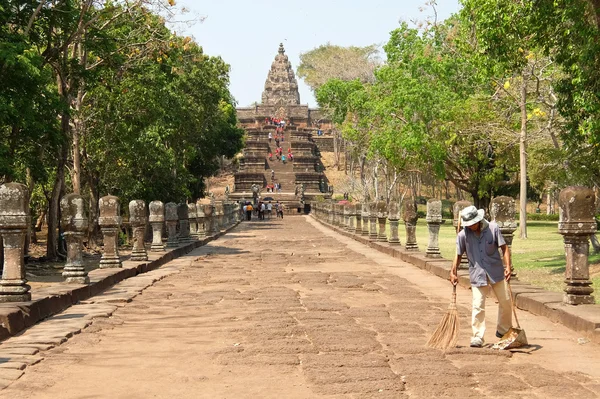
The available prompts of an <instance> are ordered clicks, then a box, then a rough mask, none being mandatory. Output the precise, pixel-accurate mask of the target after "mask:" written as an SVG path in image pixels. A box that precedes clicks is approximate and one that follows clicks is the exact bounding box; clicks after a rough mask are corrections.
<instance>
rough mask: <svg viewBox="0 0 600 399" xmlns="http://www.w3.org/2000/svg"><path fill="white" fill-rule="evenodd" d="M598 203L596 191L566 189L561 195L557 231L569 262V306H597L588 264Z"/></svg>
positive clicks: (585, 188) (566, 291)
mask: <svg viewBox="0 0 600 399" xmlns="http://www.w3.org/2000/svg"><path fill="white" fill-rule="evenodd" d="M595 201H596V197H595V195H594V191H593V190H592V189H590V188H587V187H582V186H571V187H567V188H565V189H563V190H562V191H561V192H560V194H559V196H558V206H559V221H558V232H559V233H560V234H562V236H563V240H564V246H565V257H566V261H567V264H566V268H565V289H564V290H565V295H564V298H563V302H564V303H566V304H569V305H583V304H594V303H595V300H594V296H593V295H592V293H593V292H594V288H593V287H592V281H591V280H590V267H589V261H588V255H589V249H590V243H589V239H590V236H591V235H592V234H594V233H595V232H596V219H595V218H594V213H595Z"/></svg>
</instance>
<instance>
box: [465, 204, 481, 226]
mask: <svg viewBox="0 0 600 399" xmlns="http://www.w3.org/2000/svg"><path fill="white" fill-rule="evenodd" d="M484 214H485V211H484V210H483V209H477V208H476V207H475V206H473V205H471V206H468V207H466V208H465V209H463V210H462V211H460V218H461V224H462V225H463V226H465V227H468V226H472V225H474V224H475V223H477V222H479V221H481V220H482V219H483V215H484Z"/></svg>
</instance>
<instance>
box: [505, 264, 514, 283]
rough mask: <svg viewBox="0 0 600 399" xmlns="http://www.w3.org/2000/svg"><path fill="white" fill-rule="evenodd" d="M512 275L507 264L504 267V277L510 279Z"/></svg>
mask: <svg viewBox="0 0 600 399" xmlns="http://www.w3.org/2000/svg"><path fill="white" fill-rule="evenodd" d="M511 275H512V273H511V271H510V266H507V267H505V268H504V279H505V280H506V281H510V276H511Z"/></svg>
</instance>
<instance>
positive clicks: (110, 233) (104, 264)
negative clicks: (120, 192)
mask: <svg viewBox="0 0 600 399" xmlns="http://www.w3.org/2000/svg"><path fill="white" fill-rule="evenodd" d="M98 209H99V210H100V217H99V218H98V225H99V226H100V230H102V235H103V236H104V240H103V241H104V252H103V253H102V257H101V258H100V268H101V269H105V268H113V267H123V264H122V263H121V258H120V257H119V233H120V232H121V202H120V201H119V198H117V197H115V196H114V195H107V196H104V197H102V198H100V200H99V201H98Z"/></svg>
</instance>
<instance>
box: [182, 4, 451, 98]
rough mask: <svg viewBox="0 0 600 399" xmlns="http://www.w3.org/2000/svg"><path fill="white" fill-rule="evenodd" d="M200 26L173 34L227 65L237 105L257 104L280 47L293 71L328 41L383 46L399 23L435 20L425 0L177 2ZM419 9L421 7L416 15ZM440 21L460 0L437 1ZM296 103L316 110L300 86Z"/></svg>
mask: <svg viewBox="0 0 600 399" xmlns="http://www.w3.org/2000/svg"><path fill="white" fill-rule="evenodd" d="M177 4H178V5H179V6H184V7H186V8H187V9H189V11H190V15H200V16H203V17H205V19H204V21H203V22H201V23H200V22H199V23H196V24H194V25H193V26H191V27H185V28H179V29H177V30H178V32H179V33H180V34H185V35H190V36H193V37H194V39H195V40H196V42H197V43H198V44H200V45H201V46H202V47H203V48H204V51H205V53H207V54H209V55H214V56H217V55H219V56H221V57H222V58H223V59H224V60H225V62H227V63H228V64H230V65H231V92H232V93H233V95H234V96H235V98H236V100H237V101H238V103H239V105H240V106H248V105H250V104H251V103H252V102H254V101H260V97H261V93H262V91H263V88H264V83H265V79H266V77H267V72H268V71H269V68H270V67H271V62H272V61H273V59H274V58H275V55H277V49H278V47H279V43H280V42H282V43H283V44H284V46H285V50H286V54H287V55H288V57H289V58H290V61H291V62H292V66H293V67H294V71H296V68H297V67H298V63H299V54H300V53H302V52H306V51H309V50H311V49H313V48H315V47H318V46H320V45H322V44H325V43H327V42H330V43H332V44H336V45H340V46H351V45H353V46H365V45H369V44H373V43H376V44H381V45H382V44H384V43H385V42H386V41H387V40H388V38H389V33H390V32H391V31H392V30H393V29H395V28H397V27H398V24H399V21H403V20H404V21H407V22H410V21H411V20H415V19H416V20H424V19H426V18H427V16H430V15H433V12H432V10H431V9H430V8H427V7H425V0H395V1H393V0H371V1H363V0H345V1H341V0H320V1H319V0H302V1H297V0H279V1H275V0H252V1H251V0H245V1H242V0H233V1H232V0H230V1H227V0H206V1H197V0H196V1H194V0H179V1H178V3H177ZM419 8H425V9H424V11H422V12H421V11H420V10H419ZM436 8H437V11H438V19H439V20H443V19H445V18H447V17H448V16H449V15H450V14H452V13H454V12H456V11H458V9H459V4H458V0H438V5H437V7H436ZM298 83H299V85H300V102H301V103H302V104H309V105H310V106H316V102H315V100H314V97H313V95H312V92H311V90H310V89H309V88H308V87H307V86H306V85H305V84H304V82H302V80H299V81H298Z"/></svg>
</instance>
